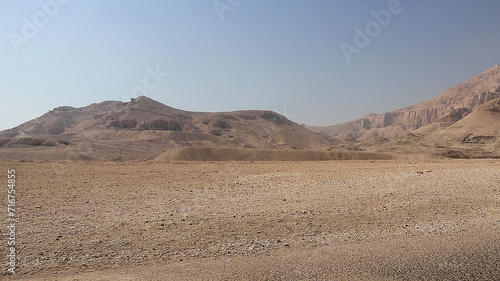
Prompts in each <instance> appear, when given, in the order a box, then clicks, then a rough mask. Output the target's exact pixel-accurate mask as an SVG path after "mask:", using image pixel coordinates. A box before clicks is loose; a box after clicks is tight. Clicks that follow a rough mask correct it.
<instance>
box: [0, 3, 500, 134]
mask: <svg viewBox="0 0 500 281" xmlns="http://www.w3.org/2000/svg"><path fill="white" fill-rule="evenodd" d="M499 10H500V2H498V1H493V0H488V1H476V2H471V1H465V0H460V1H453V2H451V1H437V2H424V1H411V0H401V1H397V0H382V1H379V0H377V1H314V2H304V1H298V0H294V1H287V2H286V3H282V2H277V1H275V2H269V1H267V2H266V1H245V0H231V1H228V0H216V1H213V0H207V1H194V0H187V1H182V2H180V1H148V2H147V3H141V2H138V1H118V0H112V1H107V2H106V3H101V2H99V1H77V0H72V1H68V0H65V1H63V0H41V1H31V0H22V1H15V2H6V3H4V9H3V10H2V12H0V15H1V16H2V17H1V19H0V21H1V23H2V25H1V30H0V34H2V36H4V40H3V41H2V43H1V44H0V59H1V60H2V61H3V62H4V63H3V66H4V67H2V68H0V77H1V78H0V91H1V92H2V93H3V95H2V105H3V110H2V111H0V130H3V129H8V128H11V127H14V126H17V125H19V124H21V123H23V122H26V121H28V120H31V119H33V118H36V117H38V116H40V115H42V114H44V113H46V112H47V110H51V109H53V108H55V107H58V106H62V105H68V106H74V107H82V106H86V105H88V104H91V103H98V102H101V101H105V100H122V101H128V100H130V98H131V97H136V96H139V95H143V94H145V95H146V96H148V97H150V98H152V99H155V100H157V101H160V102H162V103H164V104H166V105H168V106H172V107H175V108H178V109H182V110H190V111H208V112H214V111H234V110H245V109H257V110H274V111H277V112H279V113H281V114H284V115H285V116H287V117H289V118H290V119H292V120H293V121H296V122H298V123H305V124H308V125H333V124H337V123H342V122H345V121H349V120H352V119H355V118H357V117H360V116H363V115H365V114H367V113H370V112H376V113H382V112H385V111H390V110H394V109H398V108H401V107H404V106H409V105H412V104H415V103H419V102H422V101H425V100H427V99H430V98H433V97H435V96H437V95H439V94H441V93H442V92H444V91H445V90H447V89H448V88H450V87H452V86H455V85H457V84H459V83H462V82H465V81H466V80H468V79H469V78H472V77H474V76H476V75H478V74H480V73H481V72H483V71H485V70H487V69H489V68H491V67H493V66H494V65H495V64H499V63H500V56H499V53H498V45H500V44H499V43H500V36H499V35H500V34H498V33H499V31H498V26H500V18H499V17H498V16H497V13H498V11H499ZM360 32H361V33H362V34H361V35H360ZM346 48H347V49H346Z"/></svg>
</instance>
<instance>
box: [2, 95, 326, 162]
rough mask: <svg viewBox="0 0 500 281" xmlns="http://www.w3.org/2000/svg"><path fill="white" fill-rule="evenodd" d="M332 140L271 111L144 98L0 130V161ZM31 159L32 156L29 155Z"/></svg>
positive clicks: (57, 113) (52, 114)
mask: <svg viewBox="0 0 500 281" xmlns="http://www.w3.org/2000/svg"><path fill="white" fill-rule="evenodd" d="M332 145H333V143H332V141H331V140H330V139H328V138H326V137H323V136H321V135H319V134H316V133H313V132H311V131H309V130H307V129H306V128H304V127H302V126H300V125H298V124H296V123H294V122H292V121H290V120H288V119H287V118H285V117H284V116H282V115H279V114H277V113H275V112H271V111H235V112H224V113H202V112H188V111H183V110H178V109H175V108H172V107H169V106H166V105H164V104H162V103H160V102H157V101H154V100H152V99H150V98H147V97H139V98H136V99H132V100H131V101H130V102H119V101H105V102H101V103H97V104H91V105H89V106H86V107H82V108H74V107H68V106H64V107H58V108H55V109H53V110H51V111H49V112H48V113H46V114H44V115H43V116H41V117H39V118H36V119H34V120H31V121H28V122H26V123H23V124H21V125H19V126H17V127H15V128H13V129H9V130H5V131H2V132H0V146H1V147H0V158H10V159H12V158H22V159H23V158H30V157H29V156H30V153H35V154H37V155H38V157H40V158H45V157H44V155H51V156H50V157H51V159H54V158H55V159H88V158H91V159H153V158H155V157H157V156H158V155H160V154H161V153H163V152H164V151H165V150H167V149H172V148H178V147H186V146H205V147H235V148H253V149H276V148H280V149H302V150H312V149H320V148H329V147H331V146H332ZM32 155H34V154H32Z"/></svg>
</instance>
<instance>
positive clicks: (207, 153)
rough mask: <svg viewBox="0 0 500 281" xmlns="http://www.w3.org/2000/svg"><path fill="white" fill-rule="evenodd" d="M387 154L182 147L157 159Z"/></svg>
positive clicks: (322, 157) (375, 155)
mask: <svg viewBox="0 0 500 281" xmlns="http://www.w3.org/2000/svg"><path fill="white" fill-rule="evenodd" d="M384 159H391V157H390V156H389V155H386V154H380V153H368V152H340V151H336V152H334V151H306V150H271V149H238V148H221V147H219V148H208V147H183V148H179V149H172V150H168V151H167V152H165V153H163V154H162V155H160V156H159V157H157V158H156V159H155V160H157V161H328V160H384Z"/></svg>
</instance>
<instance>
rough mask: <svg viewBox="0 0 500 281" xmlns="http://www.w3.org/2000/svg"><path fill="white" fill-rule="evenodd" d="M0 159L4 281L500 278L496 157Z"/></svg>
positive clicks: (499, 168)
mask: <svg viewBox="0 0 500 281" xmlns="http://www.w3.org/2000/svg"><path fill="white" fill-rule="evenodd" d="M0 166H1V168H2V169H1V170H2V171H4V174H2V175H0V176H1V179H2V181H3V182H6V176H7V173H6V170H7V169H12V168H14V169H16V171H17V173H16V174H17V175H18V182H17V184H18V187H17V190H18V200H19V201H18V206H19V207H18V208H19V213H18V217H19V219H20V221H21V222H20V223H19V224H18V229H17V233H16V235H17V239H18V240H17V242H18V247H17V251H18V257H19V258H20V259H19V265H20V267H19V268H18V274H17V275H15V276H8V275H5V272H6V267H4V268H3V269H2V274H3V275H0V279H2V280H4V279H5V280H242V279H246V280H265V279H268V280H275V279H277V280H304V279H306V280H332V279H333V280H335V279H337V280H339V279H340V280H495V279H496V280H498V278H499V277H500V206H499V202H500V193H499V188H500V161H499V160H454V161H450V160H442V161H439V162H436V161H429V160H419V161H417V162H415V161H413V160H412V161H409V160H393V161H335V162H211V163H202V162H198V163H189V162H171V163H159V162H122V163H113V162H93V161H90V162H46V163H28V162H0ZM4 190H5V194H6V193H7V191H6V190H7V186H6V184H5V188H4ZM5 205H6V200H2V208H6V206H5ZM3 217H4V218H6V214H5V212H4V215H3ZM1 229H2V237H3V238H4V239H3V241H4V242H5V243H2V244H5V245H4V246H2V247H0V254H1V256H2V257H5V256H6V254H7V245H6V244H7V240H6V237H7V236H6V235H7V233H6V232H5V228H4V227H2V228H1ZM2 263H3V262H2Z"/></svg>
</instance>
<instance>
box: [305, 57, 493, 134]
mask: <svg viewBox="0 0 500 281" xmlns="http://www.w3.org/2000/svg"><path fill="white" fill-rule="evenodd" d="M497 98H500V67H497V66H496V67H493V68H491V69H489V70H487V71H485V72H483V73H481V74H480V75H478V76H476V77H474V78H472V79H470V80H469V81H466V82H464V83H462V84H460V85H458V86H455V87H453V88H450V89H449V90H447V91H446V92H444V93H443V94H441V95H440V96H438V97H436V98H434V99H431V100H428V101H425V102H422V103H419V104H416V105H413V106H409V107H405V108H402V109H399V110H395V111H391V112H386V113H382V114H373V113H372V114H368V115H366V116H363V117H361V118H359V119H356V120H353V121H350V122H346V123H342V124H338V125H334V126H327V127H310V129H311V130H313V131H315V132H318V133H322V134H326V135H329V136H335V137H341V138H347V139H351V140H357V141H364V140H368V139H371V138H375V137H385V138H390V137H395V136H398V135H402V134H404V133H406V132H411V131H414V130H416V129H419V128H421V127H423V126H426V125H429V124H432V123H434V122H451V123H454V122H457V121H459V120H461V119H462V118H464V117H465V116H467V115H468V114H470V113H471V112H472V111H474V109H476V107H478V106H480V105H481V104H484V103H486V102H488V101H491V100H494V99H497Z"/></svg>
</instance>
